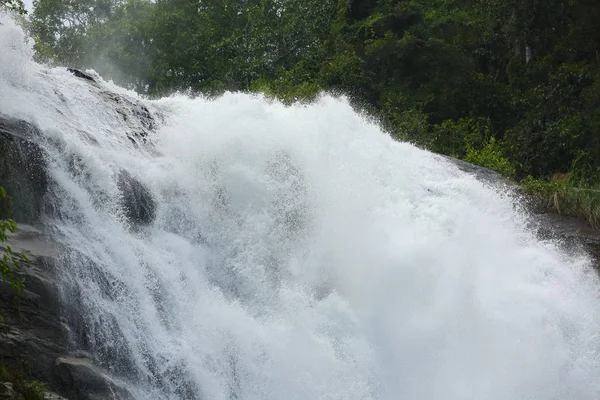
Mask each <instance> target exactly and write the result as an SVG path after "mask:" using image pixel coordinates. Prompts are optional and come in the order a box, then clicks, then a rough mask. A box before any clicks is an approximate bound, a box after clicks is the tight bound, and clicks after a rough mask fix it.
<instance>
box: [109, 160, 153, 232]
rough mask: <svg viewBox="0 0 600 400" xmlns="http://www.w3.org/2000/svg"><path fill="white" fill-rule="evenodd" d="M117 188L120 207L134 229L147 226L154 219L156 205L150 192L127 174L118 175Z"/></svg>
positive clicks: (122, 172)
mask: <svg viewBox="0 0 600 400" xmlns="http://www.w3.org/2000/svg"><path fill="white" fill-rule="evenodd" d="M117 186H118V188H119V190H120V192H121V207H123V211H124V213H125V217H126V218H127V220H128V221H129V223H130V224H132V226H134V227H139V226H141V225H149V224H151V223H152V222H153V221H154V218H156V203H155V201H154V199H153V198H152V194H151V193H150V191H149V190H148V189H147V188H146V187H145V186H144V185H143V184H142V183H141V182H140V181H138V180H136V179H135V178H134V177H132V176H131V175H130V174H129V172H127V171H125V170H122V171H121V172H120V173H119V176H118V181H117Z"/></svg>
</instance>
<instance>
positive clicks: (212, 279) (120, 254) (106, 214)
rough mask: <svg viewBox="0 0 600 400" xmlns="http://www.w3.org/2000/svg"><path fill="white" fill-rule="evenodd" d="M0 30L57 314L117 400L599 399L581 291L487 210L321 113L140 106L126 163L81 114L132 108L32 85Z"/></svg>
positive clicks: (566, 262) (450, 176)
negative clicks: (41, 197)
mask: <svg viewBox="0 0 600 400" xmlns="http://www.w3.org/2000/svg"><path fill="white" fill-rule="evenodd" d="M0 22H2V24H3V25H2V26H0V113H2V114H5V115H9V116H11V117H15V118H19V119H24V120H27V121H30V122H32V123H33V124H35V125H36V126H38V127H39V128H40V129H41V131H42V132H43V137H42V138H40V139H39V140H40V144H41V145H42V146H43V147H44V149H45V150H46V152H47V154H48V163H49V166H48V169H49V173H50V175H51V177H52V179H53V181H54V182H55V188H54V189H53V191H54V196H55V197H56V200H55V202H56V205H57V210H56V212H55V213H54V214H53V215H51V216H48V220H47V226H48V229H52V230H53V231H54V237H56V240H58V241H61V242H62V243H63V244H65V246H66V248H67V249H68V251H66V252H65V254H64V255H63V256H62V259H61V264H60V265H62V269H63V270H62V274H63V276H64V282H63V284H64V291H65V296H66V298H65V300H66V301H72V302H77V304H78V306H79V307H80V310H79V311H80V312H81V314H82V318H83V319H84V323H83V324H82V326H84V327H85V335H84V336H85V337H86V338H87V343H86V344H85V345H86V346H87V347H88V348H89V349H90V350H91V351H93V352H94V353H95V355H96V356H97V357H98V358H99V359H100V360H101V361H102V362H103V363H104V365H106V366H107V367H108V368H109V369H111V370H112V371H113V372H114V374H115V375H116V376H118V377H121V378H122V379H123V380H124V381H125V382H127V385H128V387H129V389H130V391H131V392H132V393H133V394H134V396H135V397H136V398H137V399H141V400H142V399H143V400H146V399H148V400H151V399H194V398H197V399H211V400H212V399H214V400H218V399H240V400H241V399H244V400H245V399H256V400H266V399H273V400H281V399H289V400H291V399H303V400H307V399H311V400H312V399H340V400H342V399H343V400H351V399H357V400H358V399H360V400H365V399H381V400H387V399H411V400H413V399H414V400H425V399H444V400H459V399H460V400H463V399H487V400H506V399H523V400H525V399H531V400H549V399H556V400H559V399H560V400H564V399H577V400H585V399H598V398H599V397H600V364H599V362H600V358H599V357H600V355H599V350H600V339H599V338H598V332H600V304H599V302H598V287H599V286H598V279H597V278H596V275H595V273H593V272H591V271H590V266H589V262H588V260H587V259H586V258H584V257H582V256H577V255H567V254H564V253H563V252H561V251H560V250H559V249H558V248H557V246H556V245H555V244H553V243H552V242H542V241H540V240H538V239H536V238H535V237H534V235H533V234H532V233H530V232H528V231H527V229H526V219H525V216H523V215H522V213H520V212H519V211H518V208H517V207H515V206H514V204H513V200H512V198H511V197H510V196H508V195H503V191H505V189H503V188H498V189H494V188H491V187H486V186H485V185H484V184H482V183H480V182H478V181H476V180H475V179H474V178H473V177H471V176H469V175H466V174H465V173H462V172H460V171H458V170H457V168H456V167H454V166H453V165H451V164H450V163H448V162H445V161H443V160H441V159H439V158H437V157H436V156H434V155H432V154H430V153H428V152H425V151H422V150H419V149H417V148H415V147H413V146H411V145H409V144H405V143H397V142H394V141H393V140H391V139H390V138H389V137H388V136H386V135H385V134H384V133H382V132H381V130H380V129H379V128H378V127H377V126H376V125H374V124H372V123H369V122H368V121H367V120H365V119H364V118H362V117H361V116H360V115H358V114H356V113H355V112H354V111H353V110H352V108H351V107H350V106H349V105H348V103H347V102H346V101H344V100H339V99H334V98H331V97H324V98H322V99H321V100H320V101H318V102H317V103H315V104H313V105H309V106H294V107H285V106H283V105H281V104H278V103H274V102H269V101H266V100H265V99H263V98H260V97H256V96H254V97H253V96H248V95H242V94H227V95H225V96H223V97H221V98H219V99H216V100H211V101H209V100H203V99H188V98H184V97H173V98H168V99H163V100H160V101H153V102H150V101H144V100H141V101H142V103H144V104H145V105H146V106H147V107H148V108H149V109H150V111H151V112H152V113H153V114H154V115H155V116H157V120H159V119H160V118H159V117H158V116H159V115H162V116H164V121H163V122H161V123H160V126H159V128H158V129H157V130H156V131H155V132H154V133H152V134H151V136H150V137H149V138H148V139H149V143H148V144H147V145H142V146H140V145H135V144H134V143H132V142H131V141H130V140H129V139H128V138H127V134H128V133H131V132H132V131H133V130H135V129H136V124H139V121H135V120H128V121H127V122H124V121H123V118H122V116H121V115H120V114H119V113H117V112H116V111H115V109H114V107H113V106H114V105H113V104H111V103H108V102H106V101H105V100H103V97H102V96H101V93H102V92H106V91H107V90H110V91H114V92H117V93H120V94H121V95H124V96H131V97H132V98H136V95H135V94H133V93H126V92H125V91H123V90H122V89H119V88H116V87H113V86H112V85H110V84H107V83H104V82H100V83H99V84H98V85H95V86H94V85H91V84H89V83H88V82H87V81H85V80H82V79H78V78H75V77H74V76H72V75H71V74H69V73H68V72H67V71H66V70H64V69H61V68H58V69H48V68H46V67H44V66H40V65H38V64H35V63H34V62H33V61H31V55H30V51H29V50H28V47H27V46H25V45H24V44H23V34H22V33H21V31H20V30H19V29H18V28H16V27H14V26H13V25H12V23H11V22H10V21H8V20H7V19H3V20H1V21H0ZM122 170H126V171H128V172H129V174H130V175H131V176H133V177H135V178H136V179H137V180H139V181H140V182H141V183H143V184H144V185H146V186H147V188H148V189H149V191H150V192H151V194H152V196H153V197H154V199H155V200H156V204H157V210H156V220H155V221H154V222H153V223H152V224H151V225H150V226H147V227H143V228H140V229H132V227H130V226H129V224H128V223H127V221H126V220H125V218H124V214H123V210H122V208H121V203H120V201H119V198H120V197H119V196H120V194H119V189H118V185H117V177H118V175H119V172H120V171H122ZM74 293H79V295H78V296H76V297H77V298H76V299H75V298H70V297H69V295H73V294H74Z"/></svg>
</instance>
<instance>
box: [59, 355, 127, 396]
mask: <svg viewBox="0 0 600 400" xmlns="http://www.w3.org/2000/svg"><path fill="white" fill-rule="evenodd" d="M56 369H57V372H58V375H59V377H60V379H61V380H62V384H63V387H64V389H65V393H67V396H68V397H69V398H70V399H77V400H109V399H110V400H129V399H131V400H133V396H132V395H131V394H130V393H129V392H128V391H127V389H126V388H125V387H124V386H123V385H122V384H120V383H118V382H116V381H115V380H114V379H112V378H111V377H110V376H109V375H108V373H107V372H106V371H104V370H103V369H102V368H100V367H98V366H97V365H95V364H94V363H93V362H92V361H91V360H90V359H89V358H78V357H61V358H58V359H57V360H56Z"/></svg>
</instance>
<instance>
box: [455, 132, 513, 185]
mask: <svg viewBox="0 0 600 400" xmlns="http://www.w3.org/2000/svg"><path fill="white" fill-rule="evenodd" d="M464 160H465V161H468V162H470V163H473V164H477V165H481V166H482V167H486V168H489V169H491V170H493V171H496V172H498V173H499V174H501V175H504V176H507V177H512V176H514V174H515V167H514V166H513V165H512V164H511V163H510V161H509V160H508V158H506V157H504V155H503V153H502V149H501V148H500V146H499V145H498V143H497V142H496V140H495V139H494V138H493V137H492V138H490V140H489V141H488V143H487V144H486V145H485V146H484V147H483V148H482V149H481V150H477V149H475V148H474V147H472V146H470V145H468V146H467V155H466V156H465V157H464Z"/></svg>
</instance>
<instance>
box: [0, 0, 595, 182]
mask: <svg viewBox="0 0 600 400" xmlns="http://www.w3.org/2000/svg"><path fill="white" fill-rule="evenodd" d="M5 2H6V1H5ZM34 4H35V10H34V12H33V15H32V18H31V31H32V33H33V35H34V37H35V40H36V44H35V48H36V51H37V54H38V56H39V57H40V58H41V59H44V60H53V61H54V62H56V63H62V64H69V65H70V66H75V67H82V68H85V67H93V68H95V69H96V70H98V71H99V72H100V73H101V74H102V75H103V76H105V77H106V78H109V79H113V80H115V81H116V82H117V83H119V84H121V85H124V86H127V87H130V88H134V89H135V90H137V91H139V92H142V93H145V94H148V95H151V96H161V95H165V94H170V93H172V92H174V91H182V92H185V93H189V94H195V93H203V94H209V95H215V94H216V95H218V94H220V93H222V92H223V91H226V90H241V91H253V92H256V91H262V92H265V93H266V94H267V95H269V96H273V97H277V98H279V99H281V100H283V101H285V102H293V101H306V100H312V99H314V98H316V97H317V95H318V93H320V92H322V91H330V92H334V93H343V94H346V95H348V96H349V98H350V99H351V101H352V102H353V103H354V104H356V105H357V106H359V107H360V108H362V109H364V110H366V111H367V112H368V113H370V114H372V116H373V117H374V118H376V119H377V120H379V121H381V122H382V124H383V126H384V127H385V129H386V130H387V131H388V132H390V133H391V134H392V136H393V137H395V138H398V139H400V140H408V141H410V142H413V143H415V144H417V145H419V146H421V147H424V148H427V149H430V150H432V151H436V152H440V153H444V154H449V155H453V156H456V157H460V158H465V159H467V160H470V161H472V162H476V163H479V164H482V165H485V166H488V167H490V168H493V169H496V170H498V171H500V172H501V173H503V174H505V175H514V176H515V177H516V178H517V179H522V178H523V177H526V176H528V175H531V176H533V177H534V178H536V179H547V178H549V177H551V176H552V175H553V174H556V173H566V172H569V171H571V172H572V173H573V175H574V176H577V179H578V180H580V181H585V182H586V184H587V185H593V184H595V183H599V182H600V135H598V132H600V25H599V24H598V23H597V21H599V20H600V2H597V1H594V0H547V1H540V0H523V1H517V0H507V1H504V0H470V1H460V0H402V1H398V0H202V1H201V2H199V1H195V0H156V1H150V0H78V1H63V0H37V1H35V3H34Z"/></svg>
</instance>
